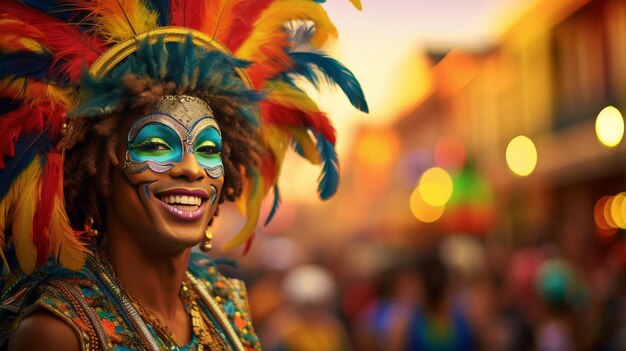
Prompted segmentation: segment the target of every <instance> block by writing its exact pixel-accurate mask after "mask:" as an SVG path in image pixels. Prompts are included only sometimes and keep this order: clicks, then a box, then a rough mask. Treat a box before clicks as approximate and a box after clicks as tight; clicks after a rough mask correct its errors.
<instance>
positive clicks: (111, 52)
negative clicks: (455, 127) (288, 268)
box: [0, 0, 367, 351]
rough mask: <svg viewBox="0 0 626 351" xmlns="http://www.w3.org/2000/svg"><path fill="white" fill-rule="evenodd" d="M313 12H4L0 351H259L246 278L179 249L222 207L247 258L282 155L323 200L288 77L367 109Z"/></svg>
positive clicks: (11, 4) (80, 3) (142, 0)
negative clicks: (236, 225) (311, 180)
mask: <svg viewBox="0 0 626 351" xmlns="http://www.w3.org/2000/svg"><path fill="white" fill-rule="evenodd" d="M321 3H323V1H313V0H206V1H201V0H186V1H185V0H171V1H168V0H101V1H86V0H64V1H63V0H42V1H35V0H21V1H18V0H5V1H2V2H0V37H1V38H2V40H1V41H0V94H1V96H0V131H1V133H2V138H0V155H1V156H2V157H0V246H1V247H2V250H0V258H1V259H2V265H3V268H2V270H3V275H2V280H1V281H0V290H1V295H0V350H5V349H6V350H39V349H46V350H77V349H81V350H153V351H156V350H260V349H261V347H260V345H259V341H258V338H257V337H256V335H255V333H254V330H253V328H252V325H251V322H250V315H249V313H248V308H247V300H246V292H245V288H244V286H243V284H242V283H241V282H240V281H238V280H234V279H228V278H226V277H224V276H223V275H221V274H220V273H219V272H218V271H217V270H216V267H215V265H214V263H213V262H212V261H210V260H209V259H208V258H207V257H206V256H204V255H202V254H200V253H192V252H191V248H192V247H193V246H195V245H198V244H200V247H201V248H202V249H203V250H204V251H207V250H208V249H210V247H211V237H212V234H211V232H210V225H211V223H212V221H213V218H214V216H216V215H217V212H218V207H219V204H221V203H223V202H224V201H237V202H238V204H239V208H240V209H242V211H243V212H244V213H245V215H246V218H247V219H246V220H247V222H246V223H245V225H244V227H243V228H242V230H241V232H240V233H239V234H237V235H236V236H234V237H233V238H232V239H231V240H230V241H228V242H227V243H226V245H225V246H226V248H227V249H230V248H234V247H236V246H239V245H244V250H247V249H248V248H249V246H250V244H251V242H252V239H253V238H254V229H255V227H256V225H257V222H258V220H259V212H260V206H261V201H262V199H263V198H264V197H265V195H267V194H268V193H269V192H270V190H271V189H272V188H273V197H274V206H273V207H272V210H271V212H270V214H269V216H268V218H267V221H269V220H271V217H272V216H273V215H274V213H275V211H276V208H277V207H278V204H279V201H280V197H279V192H278V188H277V180H278V178H279V175H280V173H281V164H282V160H283V157H284V155H285V152H286V151H287V149H288V148H289V147H293V148H294V149H295V151H296V152H297V153H299V154H300V155H302V156H303V157H304V158H306V159H308V160H309V161H311V162H313V163H316V164H320V165H321V168H322V172H321V175H320V181H319V194H320V197H321V198H322V199H326V198H328V197H330V196H332V194H333V193H334V192H335V190H336V188H337V184H338V163H337V155H336V153H335V151H334V144H335V133H334V130H333V128H332V126H331V124H330V122H329V120H328V118H327V117H326V116H325V115H324V113H323V112H321V111H320V110H319V109H318V107H317V106H316V104H315V103H314V102H313V101H312V100H311V99H310V98H309V97H308V96H307V94H306V93H305V92H304V91H303V90H301V89H300V88H298V85H297V84H296V82H297V81H298V82H300V81H301V78H304V80H308V81H310V82H311V83H312V84H313V85H314V86H315V87H320V85H321V84H322V83H326V82H328V83H331V84H336V85H337V86H338V87H339V88H340V89H341V90H343V92H344V93H345V94H346V95H347V96H348V98H349V100H350V102H351V103H352V104H353V105H354V106H355V107H356V108H357V109H359V110H362V111H367V104H366V102H365V99H364V97H363V93H362V91H361V88H360V85H359V83H358V82H357V80H356V79H355V78H354V76H353V75H352V74H351V73H350V71H349V70H348V69H346V68H345V67H344V66H343V65H341V64H340V63H339V62H337V61H336V60H334V59H332V58H330V57H329V56H327V55H325V54H324V53H323V52H322V51H321V48H322V47H323V45H324V43H326V42H327V41H328V40H329V39H332V38H333V37H335V36H336V34H337V33H336V29H335V27H334V26H333V25H332V23H331V22H330V20H329V18H328V16H327V14H326V12H325V11H324V10H323V8H322V4H321ZM352 3H353V4H354V5H355V6H356V7H357V8H360V3H359V1H358V0H352ZM267 221H266V222H267Z"/></svg>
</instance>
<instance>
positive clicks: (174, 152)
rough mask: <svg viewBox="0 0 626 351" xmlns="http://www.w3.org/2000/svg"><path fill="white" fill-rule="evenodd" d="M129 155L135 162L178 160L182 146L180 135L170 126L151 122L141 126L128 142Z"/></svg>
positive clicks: (169, 161) (181, 152) (181, 156)
mask: <svg viewBox="0 0 626 351" xmlns="http://www.w3.org/2000/svg"><path fill="white" fill-rule="evenodd" d="M128 150H129V152H130V157H131V159H132V160H133V161H135V162H146V161H154V162H159V163H172V162H180V161H181V160H182V158H183V148H182V146H181V142H180V137H179V136H178V134H177V133H176V131H174V130H173V129H172V128H170V127H168V126H166V125H164V124H161V123H158V122H152V123H149V124H146V125H145V126H143V127H142V128H141V129H140V130H139V132H138V133H137V135H136V136H135V138H134V140H131V141H130V142H129V144H128Z"/></svg>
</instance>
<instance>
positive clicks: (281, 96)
mask: <svg viewBox="0 0 626 351" xmlns="http://www.w3.org/2000/svg"><path fill="white" fill-rule="evenodd" d="M264 90H266V91H269V93H268V94H267V99H268V100H270V101H272V102H275V103H277V104H280V105H283V106H289V107H293V108H297V109H299V110H302V111H304V112H309V113H313V112H319V108H318V107H317V104H316V103H315V102H314V101H313V100H311V98H310V97H309V96H308V95H307V94H305V93H303V92H302V91H299V90H297V89H294V88H293V87H291V86H290V85H289V84H287V83H286V82H284V81H275V82H272V83H268V84H266V85H265V86H264Z"/></svg>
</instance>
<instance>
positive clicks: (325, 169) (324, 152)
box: [317, 133, 339, 200]
mask: <svg viewBox="0 0 626 351" xmlns="http://www.w3.org/2000/svg"><path fill="white" fill-rule="evenodd" d="M317 151H318V153H319V155H320V158H321V159H322V173H321V174H320V177H319V185H318V187H317V191H318V193H319V194H320V197H321V198H322V200H328V199H329V198H330V197H331V196H333V195H334V194H335V192H337V187H338V186H339V158H338V157H337V152H335V146H334V145H333V144H332V143H331V142H330V141H328V140H326V139H324V137H323V136H322V135H321V134H319V133H318V134H317Z"/></svg>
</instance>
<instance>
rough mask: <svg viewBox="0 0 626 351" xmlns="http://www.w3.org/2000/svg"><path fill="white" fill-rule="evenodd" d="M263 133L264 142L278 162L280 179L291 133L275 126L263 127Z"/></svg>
mask: <svg viewBox="0 0 626 351" xmlns="http://www.w3.org/2000/svg"><path fill="white" fill-rule="evenodd" d="M261 135H262V137H263V141H264V144H265V145H266V146H267V147H268V148H269V149H270V150H271V151H272V153H273V154H274V158H275V162H276V165H275V166H276V178H277V179H278V177H279V175H280V170H281V168H282V165H283V159H284V158H285V153H286V152H287V148H288V147H289V141H290V138H289V135H288V134H287V133H286V132H285V131H284V130H282V129H281V128H277V127H274V126H267V127H265V128H263V131H262V133H261Z"/></svg>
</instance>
